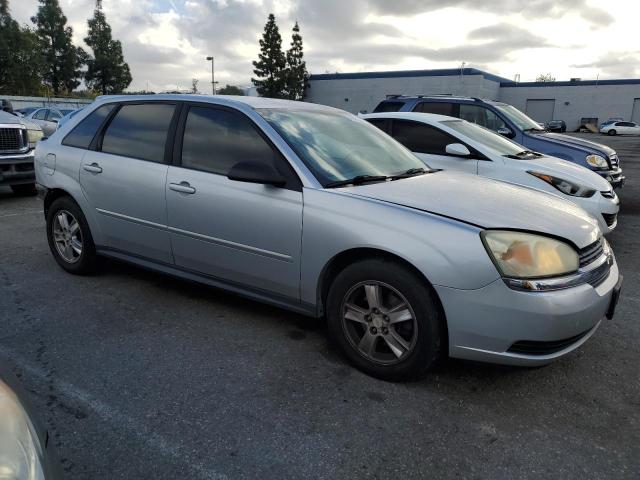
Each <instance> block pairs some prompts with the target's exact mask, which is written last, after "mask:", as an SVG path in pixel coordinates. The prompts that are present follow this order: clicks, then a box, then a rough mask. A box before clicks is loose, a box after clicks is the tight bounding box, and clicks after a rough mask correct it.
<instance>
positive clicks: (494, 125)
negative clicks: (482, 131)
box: [460, 103, 505, 132]
mask: <svg viewBox="0 0 640 480" xmlns="http://www.w3.org/2000/svg"><path fill="white" fill-rule="evenodd" d="M460 118H461V119H463V120H466V121H467V122H470V123H475V124H477V125H480V126H481V127H485V128H488V129H489V130H493V131H494V132H497V131H498V129H499V128H502V127H504V126H505V124H504V122H503V121H502V120H500V118H499V117H498V116H497V115H496V114H495V113H493V112H492V111H491V110H489V109H488V108H485V107H480V106H478V105H469V104H466V103H462V104H460Z"/></svg>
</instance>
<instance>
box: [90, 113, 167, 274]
mask: <svg viewBox="0 0 640 480" xmlns="http://www.w3.org/2000/svg"><path fill="white" fill-rule="evenodd" d="M175 109H176V106H175V105H174V104H164V103H146V104H144V103H143V104H124V105H123V106H122V107H120V109H119V110H118V111H117V112H116V114H115V116H114V117H113V119H112V120H111V122H110V124H109V125H108V126H107V128H106V131H105V132H104V137H103V138H102V141H101V142H100V143H101V145H99V146H98V151H92V150H89V151H87V153H86V154H85V155H84V158H83V159H82V166H81V168H80V183H81V185H82V189H83V191H84V194H85V195H86V197H87V199H88V200H89V203H90V204H91V205H92V207H93V208H95V211H96V218H97V220H98V224H99V227H100V230H101V233H102V236H103V238H104V241H105V243H106V244H105V245H101V246H103V247H108V248H110V249H113V250H116V251H120V252H122V253H127V254H132V255H136V256H139V257H141V258H144V259H150V260H155V261H160V262H164V263H172V262H173V259H172V256H171V244H170V241H169V233H168V232H167V213H166V203H165V184H166V178H167V170H168V165H167V163H166V162H165V158H168V154H166V155H165V149H166V143H167V135H168V131H169V126H170V124H171V122H172V119H173V116H174V112H175ZM169 150H170V149H169Z"/></svg>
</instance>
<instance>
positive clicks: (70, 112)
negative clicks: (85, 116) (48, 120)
mask: <svg viewBox="0 0 640 480" xmlns="http://www.w3.org/2000/svg"><path fill="white" fill-rule="evenodd" d="M81 111H82V109H81V108H80V109H78V110H67V113H66V114H65V116H64V117H62V118H61V119H60V120H58V124H57V128H60V127H61V126H62V125H64V124H65V123H67V122H68V121H69V120H71V119H72V118H73V117H74V116H76V115H77V114H78V113H80V112H81Z"/></svg>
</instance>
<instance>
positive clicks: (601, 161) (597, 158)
mask: <svg viewBox="0 0 640 480" xmlns="http://www.w3.org/2000/svg"><path fill="white" fill-rule="evenodd" d="M587 163H588V164H589V165H591V166H592V167H596V168H609V164H608V163H607V159H606V158H604V157H603V156H601V155H587Z"/></svg>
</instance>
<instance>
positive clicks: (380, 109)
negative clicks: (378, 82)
mask: <svg viewBox="0 0 640 480" xmlns="http://www.w3.org/2000/svg"><path fill="white" fill-rule="evenodd" d="M403 105H404V102H389V101H384V102H380V103H379V104H378V106H377V107H376V108H375V110H374V111H373V113H388V112H399V111H400V109H401V108H402V106H403Z"/></svg>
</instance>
